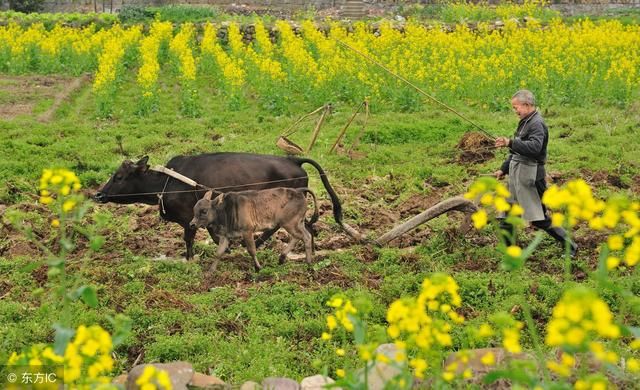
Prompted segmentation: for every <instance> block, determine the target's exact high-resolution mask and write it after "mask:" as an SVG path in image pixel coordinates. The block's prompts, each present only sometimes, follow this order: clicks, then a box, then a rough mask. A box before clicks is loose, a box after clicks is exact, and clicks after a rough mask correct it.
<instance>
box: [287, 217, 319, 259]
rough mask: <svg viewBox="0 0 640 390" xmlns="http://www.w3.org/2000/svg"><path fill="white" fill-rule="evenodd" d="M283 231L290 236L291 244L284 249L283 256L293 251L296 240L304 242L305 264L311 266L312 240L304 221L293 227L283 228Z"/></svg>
mask: <svg viewBox="0 0 640 390" xmlns="http://www.w3.org/2000/svg"><path fill="white" fill-rule="evenodd" d="M285 230H286V231H287V232H289V234H291V237H292V239H291V242H290V243H289V246H287V248H286V249H285V252H284V253H283V255H284V256H285V257H286V255H287V254H288V253H289V251H291V249H293V244H295V243H296V242H297V240H300V239H302V241H304V251H305V255H306V260H307V263H309V264H311V262H312V261H313V238H312V236H311V233H309V231H308V230H307V229H306V228H305V226H304V221H300V223H298V224H296V225H293V226H285Z"/></svg>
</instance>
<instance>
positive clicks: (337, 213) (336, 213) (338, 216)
mask: <svg viewBox="0 0 640 390" xmlns="http://www.w3.org/2000/svg"><path fill="white" fill-rule="evenodd" d="M293 159H294V160H295V161H296V162H297V163H298V165H300V166H302V164H304V163H309V164H311V165H313V166H314V167H315V168H316V169H317V170H318V173H320V180H322V184H324V188H325V189H326V190H327V193H328V194H329V197H330V198H331V203H332V205H333V217H334V218H335V220H336V222H337V223H338V224H339V225H340V226H343V227H344V224H343V223H342V205H341V204H340V199H338V195H336V192H335V191H334V190H333V187H331V184H329V179H327V174H326V173H324V170H323V169H322V167H321V166H320V164H318V163H317V162H315V161H313V160H312V159H310V158H300V157H295V158H293Z"/></svg>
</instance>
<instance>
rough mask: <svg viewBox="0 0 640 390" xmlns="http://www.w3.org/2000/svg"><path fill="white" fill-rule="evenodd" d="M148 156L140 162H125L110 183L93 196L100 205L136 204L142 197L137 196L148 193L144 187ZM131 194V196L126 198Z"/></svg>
mask: <svg viewBox="0 0 640 390" xmlns="http://www.w3.org/2000/svg"><path fill="white" fill-rule="evenodd" d="M148 161H149V157H148V156H144V157H143V158H141V159H140V160H139V161H138V162H135V163H134V162H132V161H130V160H125V161H124V162H123V163H122V164H121V165H120V167H119V168H118V170H117V171H116V172H115V173H114V174H113V176H111V178H110V179H109V181H108V182H107V183H106V184H105V185H104V186H102V188H101V189H100V190H99V191H98V192H97V193H96V194H95V195H94V196H93V199H94V200H95V201H96V202H99V203H107V202H115V203H125V204H126V203H136V202H139V201H140V197H139V196H136V195H135V194H139V193H144V192H147V190H146V189H145V188H143V187H144V184H143V182H142V181H143V180H142V175H143V174H144V173H146V172H147V170H148V169H149V165H147V162H148ZM128 194H131V196H126V195H128Z"/></svg>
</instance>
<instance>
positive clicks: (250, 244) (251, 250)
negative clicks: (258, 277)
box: [244, 232, 262, 272]
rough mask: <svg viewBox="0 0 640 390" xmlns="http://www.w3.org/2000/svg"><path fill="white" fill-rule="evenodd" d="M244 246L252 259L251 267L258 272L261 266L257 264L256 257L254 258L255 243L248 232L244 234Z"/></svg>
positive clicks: (251, 234)
mask: <svg viewBox="0 0 640 390" xmlns="http://www.w3.org/2000/svg"><path fill="white" fill-rule="evenodd" d="M244 244H245V245H246V246H247V251H248V252H249V254H250V255H251V258H252V259H253V266H254V267H255V269H256V272H258V271H260V269H261V268H262V266H261V265H260V263H259V262H258V257H256V242H255V241H254V240H253V233H251V232H248V233H245V234H244Z"/></svg>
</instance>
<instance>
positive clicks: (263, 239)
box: [255, 226, 280, 248]
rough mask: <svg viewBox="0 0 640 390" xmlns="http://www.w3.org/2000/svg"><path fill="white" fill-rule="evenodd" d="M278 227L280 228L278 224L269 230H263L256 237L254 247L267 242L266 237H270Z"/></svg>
mask: <svg viewBox="0 0 640 390" xmlns="http://www.w3.org/2000/svg"><path fill="white" fill-rule="evenodd" d="M278 229H280V226H276V227H275V228H273V229H270V230H265V231H264V232H263V233H262V234H261V235H260V237H258V239H257V240H256V241H255V243H256V248H260V246H262V244H264V243H265V242H267V240H268V239H270V238H271V236H273V234H274V233H275V232H277V231H278Z"/></svg>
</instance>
